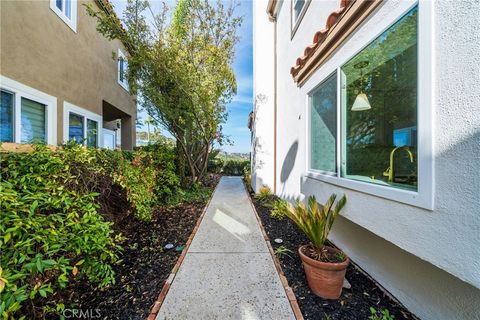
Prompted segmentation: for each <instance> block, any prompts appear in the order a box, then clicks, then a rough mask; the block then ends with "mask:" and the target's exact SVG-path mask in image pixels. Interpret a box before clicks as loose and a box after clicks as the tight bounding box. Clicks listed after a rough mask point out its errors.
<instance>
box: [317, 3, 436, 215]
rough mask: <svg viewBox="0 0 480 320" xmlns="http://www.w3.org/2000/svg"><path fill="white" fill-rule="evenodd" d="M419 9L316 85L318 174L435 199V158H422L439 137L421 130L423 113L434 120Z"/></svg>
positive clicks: (404, 196) (422, 202)
mask: <svg viewBox="0 0 480 320" xmlns="http://www.w3.org/2000/svg"><path fill="white" fill-rule="evenodd" d="M418 15H419V9H418V6H415V7H413V8H412V9H410V10H409V11H408V12H407V13H405V14H404V15H403V16H402V17H401V18H400V19H399V20H397V21H396V22H395V23H393V24H392V25H391V26H390V27H388V28H387V29H386V30H385V31H384V32H383V33H381V34H380V35H379V36H378V37H377V38H375V39H374V40H373V41H372V42H370V43H369V44H368V45H367V46H365V47H364V48H363V49H362V50H360V51H359V52H358V53H357V54H356V55H354V56H353V57H352V58H351V59H350V60H348V61H347V62H346V63H345V64H343V65H342V66H340V67H339V68H337V72H336V73H335V74H334V75H331V76H329V77H328V78H327V79H326V80H324V81H323V82H322V83H321V84H320V85H318V86H317V87H316V88H315V89H313V90H312V91H311V92H310V94H309V143H310V145H309V163H308V165H309V172H310V174H309V175H310V176H312V177H322V176H323V178H322V179H323V180H326V181H330V182H332V183H337V184H339V185H342V186H345V187H350V188H354V189H356V188H357V187H358V188H359V190H362V191H366V192H370V193H373V194H378V195H381V196H385V197H388V198H392V199H394V200H398V201H402V202H407V203H412V204H417V205H419V206H423V207H431V206H432V204H431V203H432V201H433V200H432V197H431V185H430V186H428V183H427V181H429V180H428V179H431V174H432V169H431V164H430V165H429V164H426V163H425V162H423V163H422V164H421V163H420V162H419V160H418V159H428V158H429V157H430V152H431V142H428V141H429V140H428V139H423V140H422V139H420V138H419V136H418V135H419V134H418V128H419V124H418V123H419V119H420V117H421V118H422V119H424V121H425V120H427V119H425V118H426V114H425V112H426V111H425V110H423V111H422V110H420V109H419V108H418V104H419V91H420V87H419V86H420V85H426V83H423V84H421V83H419V80H418V79H419V58H418V55H419V48H418V43H417V42H418V41H417V40H418V20H419V18H418ZM426 51H427V50H426ZM422 54H423V53H422ZM423 70H426V71H427V72H428V71H429V69H428V68H427V67H425V69H423ZM337 79H338V80H337ZM337 83H338V88H337ZM422 88H425V87H422ZM427 89H428V88H425V90H427ZM424 96H426V94H424ZM338 98H339V99H338ZM422 99H423V97H422ZM337 100H339V101H337ZM423 101H425V99H424V100H423ZM335 105H336V107H333V106H335ZM422 112H423V113H422ZM420 115H421V116H420ZM337 117H338V118H339V119H338V120H337ZM428 121H429V120H428ZM338 125H339V128H337V126H338ZM428 127H429V125H428V124H427V123H425V125H424V126H423V129H424V131H423V133H422V134H423V135H424V136H426V135H431V133H427V132H426V131H425V130H427V128H428ZM337 136H338V140H339V141H338V142H337ZM419 141H425V143H424V144H423V145H422V144H421V143H419ZM422 147H423V148H425V149H422ZM422 169H423V172H420V171H421V170H422ZM315 172H318V173H319V174H317V175H315ZM328 175H330V176H332V177H330V178H329V177H328ZM422 175H423V180H424V183H423V185H420V184H421V183H422V179H419V176H422ZM430 184H431V180H430ZM420 189H421V190H422V192H420V191H421V190H420ZM388 190H392V191H388ZM394 190H397V191H394ZM416 199H419V200H418V201H417V200H416Z"/></svg>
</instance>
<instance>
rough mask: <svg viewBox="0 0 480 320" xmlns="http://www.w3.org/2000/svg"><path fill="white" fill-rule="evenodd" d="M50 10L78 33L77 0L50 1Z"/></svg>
mask: <svg viewBox="0 0 480 320" xmlns="http://www.w3.org/2000/svg"><path fill="white" fill-rule="evenodd" d="M50 9H52V10H53V12H55V13H56V14H57V16H58V17H59V18H60V19H62V21H63V22H65V24H66V25H68V26H69V27H70V29H72V30H73V31H74V32H76V31H77V0H50Z"/></svg>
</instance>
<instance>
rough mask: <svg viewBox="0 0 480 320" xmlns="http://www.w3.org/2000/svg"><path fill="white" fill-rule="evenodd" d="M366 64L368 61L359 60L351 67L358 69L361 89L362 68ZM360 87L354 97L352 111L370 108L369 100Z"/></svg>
mask: <svg viewBox="0 0 480 320" xmlns="http://www.w3.org/2000/svg"><path fill="white" fill-rule="evenodd" d="M367 66H368V61H361V62H359V63H357V64H355V65H354V66H353V67H354V68H355V69H359V70H360V85H361V88H362V89H363V72H362V69H364V68H365V67H367ZM362 89H360V93H359V94H358V95H357V97H356V98H355V101H354V102H353V106H352V109H351V110H352V111H365V110H370V109H372V106H371V105H370V102H369V101H368V97H367V95H366V94H365V93H364V92H363V91H362Z"/></svg>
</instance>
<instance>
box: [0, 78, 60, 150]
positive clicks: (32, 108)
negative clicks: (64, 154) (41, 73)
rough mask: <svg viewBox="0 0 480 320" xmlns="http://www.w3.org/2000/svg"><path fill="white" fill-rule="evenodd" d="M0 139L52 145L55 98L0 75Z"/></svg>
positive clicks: (54, 141)
mask: <svg viewBox="0 0 480 320" xmlns="http://www.w3.org/2000/svg"><path fill="white" fill-rule="evenodd" d="M0 88H1V90H0V93H1V104H0V142H15V143H34V142H38V143H47V144H56V143H57V141H56V104H57V100H56V98H55V97H52V96H50V95H48V94H46V93H44V92H41V91H38V90H36V89H34V88H31V87H28V86H26V85H24V84H22V83H19V82H17V81H14V80H12V79H10V78H7V77H4V76H0Z"/></svg>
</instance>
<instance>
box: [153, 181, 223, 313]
mask: <svg viewBox="0 0 480 320" xmlns="http://www.w3.org/2000/svg"><path fill="white" fill-rule="evenodd" d="M220 179H221V177H220ZM219 184H220V180H218V183H217V185H216V186H215V189H213V192H212V195H211V197H210V199H208V202H207V203H206V204H205V207H204V208H203V211H202V214H201V215H200V217H199V218H198V220H197V223H196V224H195V227H194V228H193V230H192V233H191V234H190V236H189V237H188V240H187V242H186V243H185V248H184V249H183V250H182V253H181V254H180V256H179V257H178V260H177V263H175V265H174V266H173V268H172V271H171V272H170V275H169V276H168V278H167V280H166V281H165V283H164V284H163V287H162V290H161V291H160V294H159V295H158V298H157V300H156V301H155V302H154V304H153V306H152V309H150V313H149V314H148V317H147V320H155V319H156V317H157V315H158V311H160V307H161V306H162V303H163V301H164V300H165V297H166V296H167V293H168V290H170V286H171V285H172V283H173V280H174V279H175V276H176V275H177V272H178V269H180V266H181V265H182V262H183V259H185V256H186V254H187V252H188V249H189V248H190V244H191V243H192V240H193V238H194V237H195V235H196V234H197V231H198V228H199V227H200V223H201V222H202V220H203V217H204V216H205V213H206V212H207V208H208V206H209V205H210V202H211V201H212V198H213V196H214V194H215V192H216V191H217V188H218V185H219Z"/></svg>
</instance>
